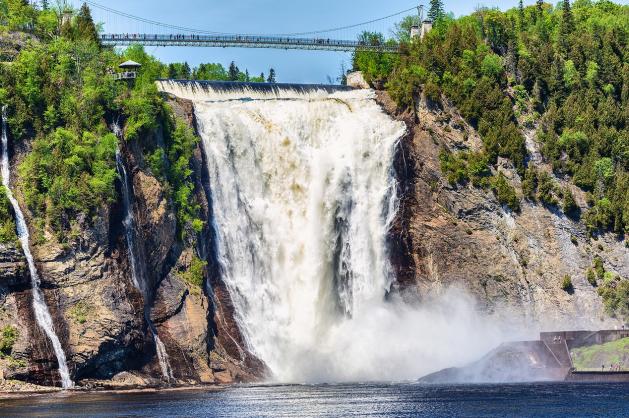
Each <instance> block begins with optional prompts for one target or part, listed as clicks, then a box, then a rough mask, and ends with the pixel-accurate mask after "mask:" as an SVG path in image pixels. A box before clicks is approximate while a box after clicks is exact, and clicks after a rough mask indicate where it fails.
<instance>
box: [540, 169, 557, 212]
mask: <svg viewBox="0 0 629 418" xmlns="http://www.w3.org/2000/svg"><path fill="white" fill-rule="evenodd" d="M556 191H557V186H556V185H555V181H554V180H553V178H552V177H551V176H550V174H548V173H541V174H540V176H539V185H538V189H537V198H538V199H539V200H540V202H542V203H543V204H545V205H548V206H556V205H557V204H558V203H559V202H558V201H557V198H556V197H555V193H556Z"/></svg>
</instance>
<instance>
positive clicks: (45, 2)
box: [41, 0, 50, 10]
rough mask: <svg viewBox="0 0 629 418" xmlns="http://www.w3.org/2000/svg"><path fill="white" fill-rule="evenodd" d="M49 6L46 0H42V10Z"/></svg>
mask: <svg viewBox="0 0 629 418" xmlns="http://www.w3.org/2000/svg"><path fill="white" fill-rule="evenodd" d="M49 7H50V6H48V0H42V2H41V8H42V10H48V9H49Z"/></svg>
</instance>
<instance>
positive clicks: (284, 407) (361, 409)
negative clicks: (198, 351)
mask: <svg viewBox="0 0 629 418" xmlns="http://www.w3.org/2000/svg"><path fill="white" fill-rule="evenodd" d="M0 415H1V416H14V417H20V416H40V417H57V416H63V417H71V416H85V415H89V416H95V417H120V416H125V417H139V416H164V417H171V416H172V417H175V416H193V417H202V416H208V417H212V416H217V417H219V416H220V417H294V416H297V417H416V416H431V417H454V416H456V417H484V416H487V417H493V416H495V417H539V416H546V417H584V416H597V417H629V385H628V384H569V383H544V384H518V385H450V386H426V385H419V384H358V385H357V384H354V385H345V384H344V385H313V386H237V387H228V388H225V389H223V390H218V391H165V392H153V393H123V394H113V393H91V394H72V395H68V394H56V395H45V396H41V397H31V398H27V399H12V400H4V401H0Z"/></svg>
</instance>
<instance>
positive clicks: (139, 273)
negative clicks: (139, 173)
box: [112, 125, 173, 382]
mask: <svg viewBox="0 0 629 418" xmlns="http://www.w3.org/2000/svg"><path fill="white" fill-rule="evenodd" d="M112 130H113V131H114V133H116V135H117V136H119V137H120V132H121V131H120V128H119V127H118V126H117V125H114V128H113V129H112ZM116 166H117V168H118V174H119V175H120V180H121V183H122V204H123V206H124V220H123V225H124V228H125V238H126V241H127V251H128V255H129V262H130V263H131V279H132V280H133V284H134V285H135V287H136V288H137V289H138V290H139V291H140V292H141V293H142V295H143V296H144V300H145V303H146V301H147V299H148V295H149V292H148V289H147V284H146V281H145V280H143V278H144V272H143V270H142V268H143V264H142V263H141V262H140V261H139V257H138V251H137V246H136V240H135V229H134V228H135V227H134V225H135V222H134V218H133V205H132V202H131V196H132V193H131V188H132V185H131V184H130V181H129V177H128V175H127V169H126V168H125V164H124V161H123V160H122V155H121V154H120V151H117V152H116ZM144 317H145V319H146V322H147V324H148V327H149V330H150V332H151V335H152V337H153V341H154V342H155V351H156V352H157V359H158V361H159V366H160V369H161V371H162V375H163V376H164V378H165V379H166V380H167V381H169V382H170V381H172V380H173V375H172V368H171V367H170V362H169V360H168V353H167V352H166V347H165V346H164V343H162V341H161V340H160V339H159V336H158V335H157V329H156V328H155V325H154V324H153V321H151V315H150V309H149V308H148V307H145V311H144Z"/></svg>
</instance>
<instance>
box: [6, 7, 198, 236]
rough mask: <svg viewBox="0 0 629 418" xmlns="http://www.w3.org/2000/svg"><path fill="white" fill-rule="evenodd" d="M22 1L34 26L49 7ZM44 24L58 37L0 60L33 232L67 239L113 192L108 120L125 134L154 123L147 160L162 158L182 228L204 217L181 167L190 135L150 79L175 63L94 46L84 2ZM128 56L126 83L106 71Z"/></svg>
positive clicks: (140, 132)
mask: <svg viewBox="0 0 629 418" xmlns="http://www.w3.org/2000/svg"><path fill="white" fill-rule="evenodd" d="M0 1H3V0H0ZM12 4H13V3H12ZM28 7H29V10H30V12H29V13H31V14H32V15H33V16H34V18H35V21H36V25H35V28H34V30H35V32H37V31H39V30H40V29H41V28H40V23H39V20H38V19H39V18H41V17H46V18H47V17H48V16H49V14H50V13H53V14H54V12H53V11H39V10H36V9H34V8H32V7H30V6H28ZM46 31H49V32H50V33H54V34H59V33H61V35H62V36H56V37H54V38H52V37H51V38H50V39H43V41H42V42H32V43H30V44H28V45H27V46H26V47H25V48H24V49H22V51H21V52H20V54H19V55H18V56H17V58H16V59H15V61H14V63H13V64H12V65H10V66H2V67H0V96H2V99H3V101H5V102H6V103H7V104H8V105H9V120H8V121H9V125H10V129H11V132H12V134H13V137H15V138H16V140H20V139H29V140H30V144H31V148H32V151H31V152H30V153H29V154H28V155H27V156H26V157H25V158H24V160H23V162H22V163H21V165H20V167H19V170H18V172H19V179H18V180H19V183H18V187H19V188H20V189H21V190H22V194H23V196H24V198H25V202H26V204H27V205H28V208H29V209H30V215H31V216H32V217H33V218H34V219H33V222H32V224H33V225H36V227H37V231H38V232H40V233H39V234H38V235H37V236H38V237H43V236H44V234H43V233H42V232H44V230H45V229H47V230H48V231H49V232H52V233H53V236H54V237H55V238H56V239H57V240H58V241H60V242H68V241H69V240H71V239H72V238H73V234H71V233H69V232H71V231H76V230H77V228H76V226H77V222H88V223H89V222H91V220H92V219H93V217H94V216H95V215H96V214H97V212H98V210H99V208H101V207H103V206H105V205H108V204H111V203H112V202H113V201H114V200H115V199H116V198H117V196H116V191H115V182H116V180H117V174H116V167H115V152H116V149H117V148H118V142H117V138H116V137H115V136H114V135H113V134H110V133H109V132H110V129H109V126H108V125H109V124H110V123H111V122H112V121H120V122H121V123H122V124H121V126H122V128H123V131H124V138H125V140H126V141H128V142H133V141H138V140H140V139H141V138H144V137H147V136H148V135H152V134H154V133H155V132H157V130H158V129H162V130H163V134H164V137H165V142H166V144H165V147H164V149H163V150H162V153H163V158H162V159H161V161H158V160H157V159H155V158H154V159H152V160H149V161H148V162H149V164H150V165H152V166H153V167H154V166H155V165H156V164H157V163H158V162H161V163H163V164H162V167H160V170H159V171H160V172H161V173H163V178H164V180H165V181H166V182H167V190H168V191H170V192H171V198H172V202H173V205H174V206H175V208H176V210H177V218H178V220H179V225H180V227H181V229H180V231H182V234H183V230H184V229H187V230H192V231H198V230H200V229H201V228H202V227H203V223H202V222H201V221H200V220H199V219H198V218H197V212H198V206H197V205H195V204H194V202H193V201H194V199H193V196H192V191H193V189H194V186H193V183H192V181H191V180H190V168H189V165H190V159H191V157H192V153H193V151H194V148H195V147H196V139H195V138H194V135H192V133H191V132H190V131H189V130H186V129H184V128H183V127H179V126H177V124H176V123H175V122H174V120H173V116H172V113H171V112H170V111H169V110H168V109H167V108H166V106H165V104H164V102H163V100H162V99H161V97H160V94H159V92H158V90H157V87H156V86H155V80H156V79H158V78H163V77H167V76H168V75H169V72H170V73H172V71H175V72H178V71H182V70H180V68H179V67H178V66H176V65H175V66H173V67H166V66H164V65H163V64H161V63H160V62H159V61H157V60H156V59H155V58H154V57H152V56H150V55H149V54H147V53H146V52H145V51H144V49H143V48H142V47H141V46H138V45H133V46H131V47H129V48H127V49H126V50H125V51H124V54H123V55H118V54H117V53H116V52H115V51H114V50H112V49H106V48H101V47H100V45H99V43H98V38H97V36H96V33H97V32H96V27H95V26H94V23H93V20H92V18H91V14H90V11H89V8H87V7H86V6H85V7H83V8H81V10H79V11H78V13H77V15H76V17H75V18H74V19H73V20H72V21H71V22H70V23H69V24H68V25H66V26H65V27H64V28H59V27H58V20H57V19H56V17H55V26H54V28H48V29H46ZM127 59H131V60H134V61H137V62H139V63H140V64H142V67H141V70H140V72H139V75H138V78H137V79H136V80H135V83H133V84H124V83H119V82H116V81H114V79H113V77H111V76H110V75H109V71H110V69H112V68H116V66H117V65H118V63H120V62H121V61H123V60H127ZM184 67H185V66H184ZM206 69H207V68H206ZM2 207H4V205H3V206H2ZM0 209H1V208H0ZM1 215H2V214H0V216H1ZM2 219H4V217H2ZM2 219H0V222H2ZM1 225H2V231H3V232H2V235H3V238H6V237H5V235H7V237H9V238H10V235H11V234H9V233H8V232H7V234H5V233H4V232H5V230H6V231H10V230H12V229H13V227H12V225H10V224H7V223H5V222H2V224H1Z"/></svg>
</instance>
